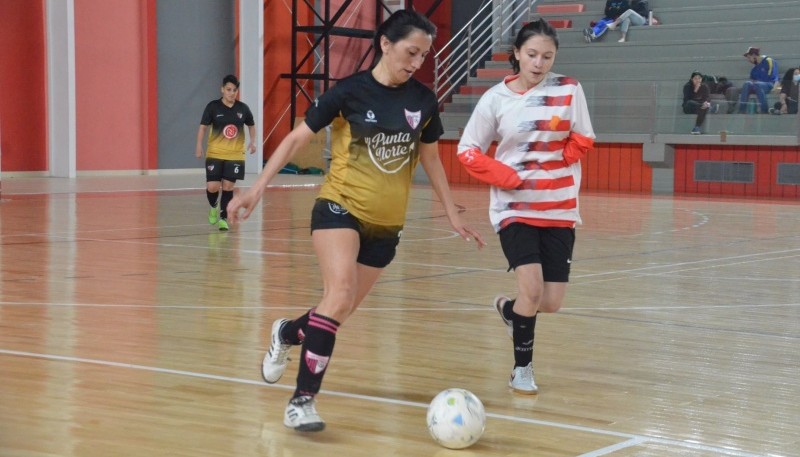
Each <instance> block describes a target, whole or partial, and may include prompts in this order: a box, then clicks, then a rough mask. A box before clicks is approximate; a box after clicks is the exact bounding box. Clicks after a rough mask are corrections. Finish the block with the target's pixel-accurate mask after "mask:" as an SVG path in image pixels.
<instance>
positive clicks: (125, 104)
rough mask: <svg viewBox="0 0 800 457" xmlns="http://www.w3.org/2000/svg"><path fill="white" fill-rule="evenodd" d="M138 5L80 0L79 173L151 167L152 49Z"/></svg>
mask: <svg viewBox="0 0 800 457" xmlns="http://www.w3.org/2000/svg"><path fill="white" fill-rule="evenodd" d="M142 3H147V2H140V1H139V0H115V1H113V2H109V1H107V0H75V98H76V103H75V109H76V130H77V132H76V143H77V169H78V170H81V171H85V170H139V169H143V168H147V166H148V145H149V142H148V137H147V135H148V133H147V129H148V121H147V119H148V116H147V115H148V107H147V105H146V100H147V90H148V87H147V79H146V78H144V77H143V76H144V75H146V74H147V62H148V56H147V49H148V40H147V36H146V35H144V29H143V27H142V24H143V23H146V22H147V17H146V15H145V14H144V11H143V8H142Z"/></svg>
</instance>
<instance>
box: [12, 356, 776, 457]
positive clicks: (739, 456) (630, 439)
mask: <svg viewBox="0 0 800 457" xmlns="http://www.w3.org/2000/svg"><path fill="white" fill-rule="evenodd" d="M0 354H5V355H9V356H14V357H29V358H36V359H45V360H56V361H61V362H76V363H86V364H92V365H100V366H107V367H115V368H127V369H132V370H142V371H150V372H154V373H162V374H170V375H177V376H188V377H192V378H198V379H209V380H213V381H224V382H232V383H237V384H248V385H253V386H258V387H268V388H277V389H282V390H294V387H293V386H289V385H283V384H265V383H264V382H263V381H254V380H251V379H242V378H235V377H232V376H220V375H213V374H208V373H198V372H194V371H185V370H173V369H169V368H158V367H150V366H146V365H137V364H132V363H122V362H111V361H107V360H97V359H86V358H83V357H71V356H63V355H55V354H39V353H35V352H24V351H13V350H8V349H0ZM320 393H324V394H325V395H330V396H335V397H342V398H352V399H358V400H365V401H371V402H375V403H385V404H391V405H401V406H409V407H414V408H423V409H427V408H428V404H427V403H420V402H413V401H407V400H396V399H392V398H385V397H376V396H373V395H360V394H352V393H347V392H337V391H331V390H325V389H323V390H321V391H320ZM486 417H491V418H494V419H500V420H506V421H510V422H518V423H524V424H533V425H540V426H545V427H553V428H560V429H564V430H575V431H579V432H584V433H593V434H596V435H604V436H615V437H619V438H626V439H627V441H625V442H623V443H619V444H617V445H613V446H609V447H605V448H602V449H598V450H596V451H592V452H589V453H587V454H582V455H581V456H579V457H599V456H603V455H606V454H609V453H611V452H613V451H616V450H619V449H624V448H628V447H632V446H635V445H639V444H645V443H658V444H663V445H666V446H675V447H680V448H684V449H692V450H702V451H710V452H717V453H719V454H722V455H728V456H734V457H763V456H762V455H760V454H753V453H750V452H745V451H739V450H735V449H728V448H722V447H716V446H711V445H707V444H702V443H695V442H687V441H681V440H672V439H665V438H655V437H649V436H646V435H635V434H631V433H622V432H614V431H611V430H603V429H600V428H595V427H586V426H582V425H572V424H565V423H562V422H552V421H545V420H538V419H529V418H524V417H518V416H510V415H506V414H494V413H488V412H487V413H486ZM619 446H622V447H619Z"/></svg>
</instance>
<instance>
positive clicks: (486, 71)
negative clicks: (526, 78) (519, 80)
mask: <svg viewBox="0 0 800 457" xmlns="http://www.w3.org/2000/svg"><path fill="white" fill-rule="evenodd" d="M511 73H512V71H511V69H510V68H479V69H478V74H477V76H478V78H496V79H497V82H500V80H501V79H503V78H505V77H506V76H508V75H510V74H511Z"/></svg>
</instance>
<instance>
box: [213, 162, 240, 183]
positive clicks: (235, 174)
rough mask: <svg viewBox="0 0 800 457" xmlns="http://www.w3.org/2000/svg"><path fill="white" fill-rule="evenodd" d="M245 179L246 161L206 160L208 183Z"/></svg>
mask: <svg viewBox="0 0 800 457" xmlns="http://www.w3.org/2000/svg"><path fill="white" fill-rule="evenodd" d="M223 179H224V180H226V181H231V182H236V180H237V179H244V160H225V159H208V158H207V159H206V182H210V181H222V180H223Z"/></svg>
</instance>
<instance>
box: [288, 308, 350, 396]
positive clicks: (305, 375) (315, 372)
mask: <svg viewBox="0 0 800 457" xmlns="http://www.w3.org/2000/svg"><path fill="white" fill-rule="evenodd" d="M337 330H339V323H338V322H336V321H335V320H333V319H331V318H329V317H325V316H322V315H319V314H317V313H313V314H311V315H310V316H309V319H308V325H307V326H306V337H305V340H303V349H302V351H300V370H299V371H298V373H297V388H296V389H295V391H294V396H293V397H292V398H297V397H299V396H302V395H310V396H312V397H313V396H314V395H316V394H317V393H318V392H319V390H320V388H321V386H322V378H323V377H324V376H325V370H326V369H327V368H328V363H329V362H330V359H331V355H332V354H333V346H334V344H336V332H337Z"/></svg>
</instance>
